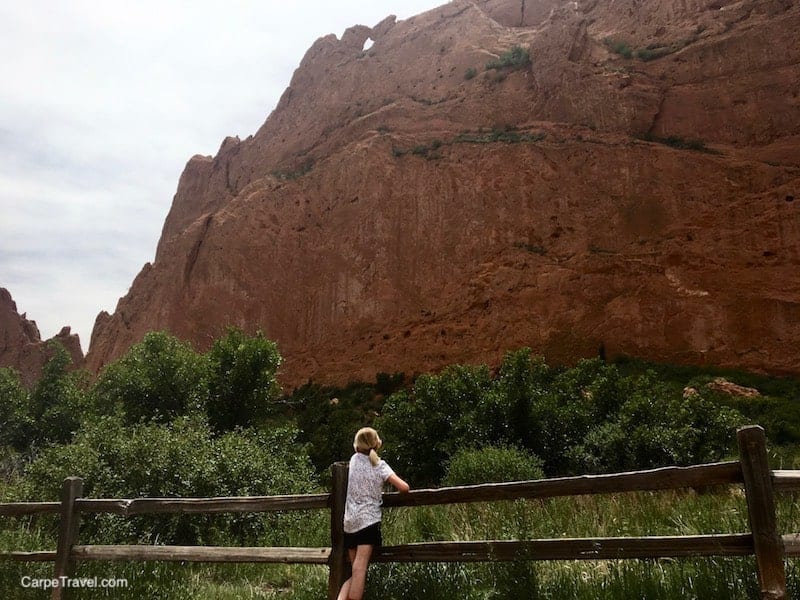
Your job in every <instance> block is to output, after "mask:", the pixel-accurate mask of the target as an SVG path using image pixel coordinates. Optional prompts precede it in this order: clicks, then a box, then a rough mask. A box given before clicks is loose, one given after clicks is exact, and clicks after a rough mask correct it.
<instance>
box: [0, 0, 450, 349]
mask: <svg viewBox="0 0 800 600" xmlns="http://www.w3.org/2000/svg"><path fill="white" fill-rule="evenodd" d="M441 3H442V2H439V1H435V0H433V1H431V0H428V1H426V0H382V1H381V0H340V1H337V2H329V1H321V0H309V1H306V2H303V3H295V2H264V1H263V0H261V1H256V0H253V1H247V2H245V1H242V0H234V1H232V2H228V3H225V4H221V3H218V2H208V1H201V0H197V1H193V2H187V1H175V0H171V1H169V0H168V1H164V0H159V1H155V0H140V1H138V2H122V1H119V0H107V1H100V0H71V1H70V2H52V1H51V0H28V1H27V2H7V3H3V4H0V54H2V56H4V57H6V59H5V60H3V61H0V80H2V81H3V82H4V85H3V88H2V91H0V286H2V287H6V288H8V289H9V291H10V292H11V294H12V296H13V297H14V299H15V301H16V303H17V306H18V308H19V310H20V311H23V312H27V314H28V317H29V318H32V319H34V320H36V321H37V324H38V325H39V328H40V331H41V332H42V335H43V337H51V336H52V335H54V334H55V333H57V332H58V331H59V329H60V328H61V327H62V326H63V325H66V324H70V325H71V326H72V328H73V331H75V332H77V333H79V334H80V336H81V340H82V343H83V346H84V350H86V348H87V345H88V342H89V336H90V333H91V328H92V326H93V324H94V319H95V317H96V315H97V313H98V312H99V311H100V310H107V311H109V312H112V311H113V310H114V307H115V306H116V303H117V300H118V299H119V297H120V296H122V295H124V294H125V293H126V292H127V289H128V286H129V285H130V284H131V282H132V281H133V278H134V277H135V275H136V274H137V273H138V271H139V270H140V269H141V267H142V265H143V264H144V263H145V262H147V261H150V260H152V259H153V256H154V253H155V248H156V243H157V241H158V236H159V234H160V232H161V226H162V224H163V221H164V219H165V217H166V215H167V212H168V211H169V207H170V203H171V200H172V196H173V195H174V193H175V189H176V186H177V182H178V177H179V176H180V173H181V171H182V170H183V167H184V165H185V163H186V161H187V160H188V159H189V158H190V157H191V156H192V155H194V154H214V153H216V151H217V149H218V148H219V145H220V143H221V141H222V140H223V139H224V138H225V137H226V136H228V135H239V136H241V137H246V136H247V135H250V134H252V133H255V132H256V131H257V129H258V128H259V127H260V126H261V124H262V123H263V122H264V120H265V119H266V117H267V116H268V114H269V113H270V112H271V111H272V109H273V108H274V107H275V105H276V104H277V101H278V99H279V98H280V95H281V93H282V92H283V90H284V89H285V88H286V86H287V85H288V83H289V81H290V79H291V76H292V72H293V71H294V69H295V68H296V67H297V65H298V64H299V63H300V60H301V59H302V57H303V55H304V53H305V51H306V50H307V49H308V48H309V47H310V46H311V44H312V43H313V42H314V40H316V39H317V38H319V37H321V36H323V35H326V34H328V33H335V34H337V35H339V36H341V34H342V33H343V31H344V30H345V29H346V28H347V27H350V26H352V25H355V24H365V25H370V26H371V25H374V24H376V23H378V22H379V21H380V20H382V19H383V18H384V17H386V16H387V15H389V14H395V15H397V16H398V17H399V18H407V17H410V16H412V15H414V14H417V13H419V12H423V11H425V10H428V9H431V8H434V7H435V6H437V5H439V4H441Z"/></svg>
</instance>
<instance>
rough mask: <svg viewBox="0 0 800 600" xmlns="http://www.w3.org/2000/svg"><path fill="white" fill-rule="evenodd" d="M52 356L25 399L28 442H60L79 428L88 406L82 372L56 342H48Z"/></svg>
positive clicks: (34, 443) (35, 443)
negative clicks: (76, 369)
mask: <svg viewBox="0 0 800 600" xmlns="http://www.w3.org/2000/svg"><path fill="white" fill-rule="evenodd" d="M49 349H50V351H51V352H52V357H51V358H50V360H48V361H47V362H46V363H45V365H44V367H43V369H42V376H41V377H40V378H39V381H38V382H37V383H36V385H35V386H34V388H33V390H32V391H31V393H30V396H29V398H28V406H27V414H28V417H29V418H30V422H32V425H33V426H32V427H31V428H30V429H29V430H28V435H29V438H28V443H29V444H33V445H42V444H50V443H58V444H61V443H64V442H67V441H69V440H71V439H72V436H73V435H74V434H75V432H76V431H77V430H78V428H79V427H80V423H81V418H82V416H87V414H88V413H89V412H90V407H89V406H88V403H87V398H86V392H85V387H86V382H85V374H84V373H82V372H76V371H74V370H73V369H72V358H71V357H70V355H69V353H68V352H67V351H66V350H65V349H64V347H63V346H62V345H61V344H60V343H59V342H51V343H50V345H49Z"/></svg>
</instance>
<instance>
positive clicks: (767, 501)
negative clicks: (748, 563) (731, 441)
mask: <svg viewBox="0 0 800 600" xmlns="http://www.w3.org/2000/svg"><path fill="white" fill-rule="evenodd" d="M736 438H737V440H738V442H739V457H740V460H741V464H742V476H743V478H744V490H745V494H746V495H747V515H748V520H749V522H750V530H751V531H752V532H753V546H754V547H755V553H756V566H757V568H758V583H759V585H760V586H761V598H762V599H763V600H768V599H769V600H772V599H776V600H777V599H784V598H786V571H785V568H784V565H783V540H782V539H781V536H780V535H779V534H778V527H777V522H776V517H775V494H774V492H773V489H772V471H771V470H770V468H769V463H768V461H767V444H766V436H765V435H764V430H763V429H762V428H761V427H759V426H758V425H749V426H747V427H741V428H740V429H739V430H738V431H737V432H736Z"/></svg>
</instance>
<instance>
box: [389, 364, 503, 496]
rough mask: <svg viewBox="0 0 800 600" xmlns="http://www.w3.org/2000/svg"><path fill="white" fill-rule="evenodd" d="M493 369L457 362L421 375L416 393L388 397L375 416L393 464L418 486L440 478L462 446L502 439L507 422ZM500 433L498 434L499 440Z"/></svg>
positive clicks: (480, 444)
mask: <svg viewBox="0 0 800 600" xmlns="http://www.w3.org/2000/svg"><path fill="white" fill-rule="evenodd" d="M497 399H498V398H497V397H496V395H495V391H494V389H493V384H492V378H491V376H490V373H489V369H488V368H487V367H486V366H485V365H484V366H468V365H455V366H450V367H447V368H446V369H445V370H444V371H442V373H440V374H439V375H422V376H420V377H419V378H418V379H417V380H416V382H415V383H414V387H413V390H412V392H411V393H410V394H409V393H407V392H405V391H401V392H398V393H396V394H393V395H392V396H390V397H389V398H388V399H387V400H386V403H385V404H384V407H383V413H382V414H381V416H380V418H379V419H378V420H377V428H378V431H379V432H380V433H381V437H382V438H383V439H384V440H385V442H386V450H385V454H386V457H387V460H388V461H389V462H390V464H393V465H396V466H397V468H398V470H399V469H400V466H401V465H402V469H403V475H404V476H405V477H408V478H409V479H410V480H411V481H413V482H414V483H415V484H422V483H425V484H430V483H435V482H438V481H439V480H440V479H441V477H442V475H444V461H447V460H448V459H449V458H450V457H451V456H452V454H453V453H454V452H455V451H456V450H457V449H458V447H460V446H473V447H480V446H482V445H486V444H488V443H490V442H492V441H494V440H497V439H504V436H503V435H502V430H504V429H505V427H506V423H505V420H504V419H502V418H501V415H500V414H498V411H499V410H500V407H499V406H498V403H497ZM498 436H499V438H498Z"/></svg>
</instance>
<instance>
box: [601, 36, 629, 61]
mask: <svg viewBox="0 0 800 600" xmlns="http://www.w3.org/2000/svg"><path fill="white" fill-rule="evenodd" d="M603 41H604V43H605V45H606V47H607V48H608V49H609V50H611V52H614V53H615V54H619V55H620V56H622V57H623V58H633V49H632V48H631V47H630V46H629V45H628V43H627V42H625V41H623V40H615V39H613V38H606V39H605V40H603Z"/></svg>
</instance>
